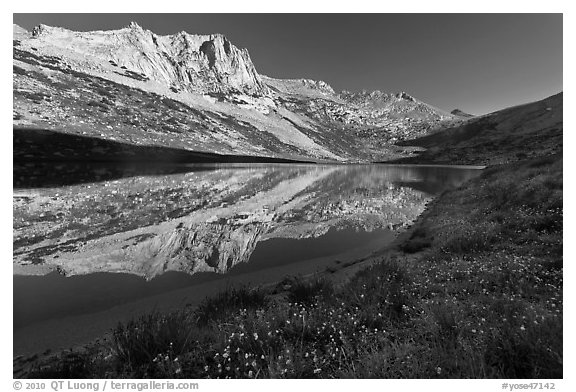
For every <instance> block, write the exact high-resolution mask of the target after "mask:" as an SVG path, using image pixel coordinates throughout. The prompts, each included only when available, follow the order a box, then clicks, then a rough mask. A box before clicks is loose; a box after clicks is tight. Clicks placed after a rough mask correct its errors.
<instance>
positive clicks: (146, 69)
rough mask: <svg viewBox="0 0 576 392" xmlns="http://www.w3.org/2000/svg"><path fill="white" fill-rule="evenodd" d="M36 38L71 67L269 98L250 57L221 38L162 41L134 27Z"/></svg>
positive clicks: (40, 30) (45, 30) (49, 32)
mask: <svg viewBox="0 0 576 392" xmlns="http://www.w3.org/2000/svg"><path fill="white" fill-rule="evenodd" d="M32 35H33V37H34V38H35V39H36V40H37V41H36V43H35V45H36V46H40V44H44V45H46V46H52V47H53V48H58V49H60V50H61V54H62V57H64V58H65V59H66V60H67V61H69V62H72V63H74V62H77V61H80V62H84V63H88V64H84V65H87V66H92V67H100V68H111V67H112V68H116V69H115V70H114V71H115V72H117V73H120V74H125V75H126V74H127V75H131V74H132V75H134V76H140V77H144V78H147V79H150V80H154V81H156V82H159V83H162V84H165V85H167V86H169V87H171V88H173V89H174V90H184V91H190V92H212V93H215V92H216V93H217V92H220V93H227V92H242V93H246V94H252V95H265V94H266V93H267V92H268V89H267V87H266V85H265V84H264V83H263V82H262V80H261V79H260V76H259V75H258V73H257V72H256V69H255V68H254V65H253V64H252V60H251V59H250V55H249V54H248V51H247V50H246V49H238V48H237V47H236V46H234V45H233V44H232V43H231V42H230V41H229V40H228V39H227V38H226V37H225V36H223V35H221V34H212V35H193V34H188V33H186V32H180V33H177V34H174V35H167V36H161V35H157V34H154V33H152V32H151V31H149V30H145V29H143V28H142V27H140V26H139V25H138V24H136V23H134V22H132V23H131V24H130V25H129V26H128V27H126V28H123V29H120V30H111V31H89V32H73V31H70V30H66V29H63V28H59V27H50V26H46V25H40V26H37V27H35V28H34V30H33V31H32Z"/></svg>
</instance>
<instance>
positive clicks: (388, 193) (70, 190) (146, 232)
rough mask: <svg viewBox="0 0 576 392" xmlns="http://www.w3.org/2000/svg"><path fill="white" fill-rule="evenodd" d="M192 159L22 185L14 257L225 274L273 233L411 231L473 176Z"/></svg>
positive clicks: (73, 265)
mask: <svg viewBox="0 0 576 392" xmlns="http://www.w3.org/2000/svg"><path fill="white" fill-rule="evenodd" d="M192 169H194V170H195V171H190V172H187V173H180V174H167V175H148V176H138V175H136V176H133V177H126V178H120V179H117V180H111V181H103V182H95V183H87V184H84V185H71V186H66V187H58V188H44V189H41V188H36V189H20V190H16V191H15V195H14V262H15V263H16V264H20V265H25V264H43V265H48V266H52V267H54V268H58V269H59V270H60V271H62V272H63V273H66V274H69V275H73V274H86V273H92V272H126V273H132V274H136V275H139V276H143V277H146V278H148V279H150V278H152V277H154V276H158V275H160V274H162V273H164V272H166V271H182V272H186V273H189V274H194V273H198V272H216V273H226V272H227V271H229V270H230V269H231V268H233V267H234V266H235V265H237V264H239V263H246V262H248V261H249V259H250V256H251V255H252V253H253V252H254V250H255V248H256V246H257V244H258V243H259V242H260V241H264V240H268V239H272V238H294V239H298V238H313V237H318V236H322V235H324V234H325V233H326V232H327V231H328V230H330V229H331V228H334V229H342V228H350V227H352V228H357V229H359V230H364V231H372V230H375V229H380V228H387V229H391V230H396V231H397V230H400V229H401V228H402V227H404V226H406V225H408V224H410V223H411V222H412V221H413V220H415V219H416V217H417V216H418V215H419V214H420V213H421V212H422V210H423V209H424V206H425V203H426V202H427V201H428V200H430V198H431V197H432V196H433V195H434V194H435V193H437V192H438V191H440V190H441V189H444V188H445V187H447V186H453V185H457V184H459V183H461V182H462V181H464V180H465V179H467V178H469V177H470V176H471V175H472V174H471V173H470V172H468V171H460V172H458V171H456V172H454V173H452V172H442V169H434V170H432V169H430V168H428V169H426V168H401V167H384V166H315V165H310V166H309V165H288V166H279V165H278V166H239V167H195V168H192ZM200 169H202V170H200ZM445 170H447V169H445ZM132 174H133V173H132Z"/></svg>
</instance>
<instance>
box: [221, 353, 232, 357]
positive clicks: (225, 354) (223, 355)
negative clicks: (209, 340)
mask: <svg viewBox="0 0 576 392" xmlns="http://www.w3.org/2000/svg"><path fill="white" fill-rule="evenodd" d="M229 355H230V354H228V353H224V354H222V357H223V358H228V356H229Z"/></svg>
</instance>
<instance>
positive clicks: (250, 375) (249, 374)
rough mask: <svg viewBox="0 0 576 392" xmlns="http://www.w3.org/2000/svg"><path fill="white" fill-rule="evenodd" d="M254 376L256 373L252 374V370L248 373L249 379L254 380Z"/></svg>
mask: <svg viewBox="0 0 576 392" xmlns="http://www.w3.org/2000/svg"><path fill="white" fill-rule="evenodd" d="M253 375H254V372H252V370H250V371H249V372H248V377H250V378H252V376H253Z"/></svg>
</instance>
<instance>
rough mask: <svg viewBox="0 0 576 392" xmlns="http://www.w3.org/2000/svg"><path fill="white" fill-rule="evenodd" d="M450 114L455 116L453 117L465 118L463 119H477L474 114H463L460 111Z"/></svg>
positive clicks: (456, 110)
mask: <svg viewBox="0 0 576 392" xmlns="http://www.w3.org/2000/svg"><path fill="white" fill-rule="evenodd" d="M450 114H453V115H455V116H458V117H463V118H470V117H475V116H474V115H473V114H469V113H466V112H463V111H462V110H460V109H454V110H452V111H451V112H450Z"/></svg>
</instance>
